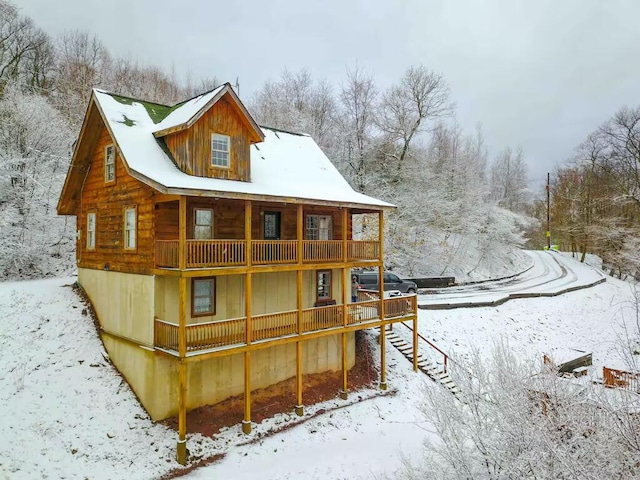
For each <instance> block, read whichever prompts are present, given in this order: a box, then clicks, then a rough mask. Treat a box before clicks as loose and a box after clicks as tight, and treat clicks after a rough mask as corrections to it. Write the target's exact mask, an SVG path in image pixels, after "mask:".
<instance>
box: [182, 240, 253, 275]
mask: <svg viewBox="0 0 640 480" xmlns="http://www.w3.org/2000/svg"><path fill="white" fill-rule="evenodd" d="M245 245H246V243H245V242H244V240H187V268H203V267H211V266H221V267H224V266H235V265H245V264H246V258H245Z"/></svg>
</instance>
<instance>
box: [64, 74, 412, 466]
mask: <svg viewBox="0 0 640 480" xmlns="http://www.w3.org/2000/svg"><path fill="white" fill-rule="evenodd" d="M389 208H393V205H390V204H388V203H385V202H383V201H380V200H377V199H375V198H371V197H368V196H366V195H363V194H360V193H357V192H355V191H354V190H352V189H351V187H350V186H349V185H348V183H347V182H346V181H345V180H344V178H343V177H342V176H341V175H340V174H339V173H338V171H337V170H336V169H335V167H334V166H333V165H332V164H331V162H330V161H329V159H328V158H327V157H326V156H325V155H324V153H323V152H322V151H321V150H320V148H319V147H318V145H316V143H315V142H314V141H313V140H312V139H311V138H310V137H309V136H307V135H301V134H295V133H290V132H284V131H280V130H275V129H271V128H265V127H260V126H258V125H257V124H256V122H255V120H254V119H253V118H252V116H251V115H250V114H249V112H248V111H247V110H246V108H245V107H244V105H243V104H242V102H241V101H240V99H239V98H238V97H237V95H236V94H235V93H234V91H233V89H232V88H231V86H230V85H229V84H225V85H222V86H220V87H218V88H216V89H214V90H212V91H210V92H207V93H204V94H202V95H199V96H197V97H195V98H192V99H190V100H187V101H185V102H182V103H179V104H177V105H174V106H166V105H160V104H156V103H151V102H145V101H142V100H137V99H133V98H129V97H124V96H120V95H115V94H112V93H107V92H105V91H102V90H94V91H93V93H92V96H91V99H90V101H89V105H88V107H87V111H86V114H85V118H84V122H83V124H82V129H81V131H80V135H79V139H78V141H77V143H76V146H75V151H74V153H73V158H72V161H71V165H70V168H69V172H68V174H67V178H66V180H65V184H64V187H63V190H62V193H61V196H60V200H59V203H58V214H60V215H74V216H76V217H77V228H78V235H77V263H78V282H79V283H80V284H81V286H82V287H83V288H84V290H85V291H86V293H87V295H88V296H89V298H90V300H91V302H92V303H93V306H94V308H95V311H96V313H97V316H98V320H99V324H100V329H101V335H102V340H103V342H104V345H105V348H106V350H107V352H108V354H109V356H110V358H111V360H112V362H113V364H114V365H115V366H116V367H117V368H118V370H119V371H120V372H121V373H122V374H123V375H124V377H125V378H126V379H127V381H128V382H129V384H130V385H131V387H132V389H133V390H134V392H135V393H136V395H137V396H138V398H139V399H140V402H141V403H142V404H143V406H144V407H145V408H146V410H147V411H148V412H149V414H150V416H151V417H152V418H153V419H155V420H158V419H163V418H167V417H170V416H173V415H176V414H177V415H178V419H179V440H178V459H179V461H181V462H182V463H184V461H185V452H186V443H185V442H186V412H187V410H190V409H193V408H196V407H198V406H201V405H206V404H214V403H217V402H220V401H222V400H224V399H226V398H228V397H230V396H233V395H238V394H242V393H244V398H245V400H244V404H245V406H244V420H243V430H244V431H245V432H247V433H248V432H250V430H251V391H252V390H254V389H257V388H263V387H266V386H269V385H272V384H274V383H276V382H279V381H282V380H285V379H288V378H292V377H296V379H297V381H296V405H295V410H296V412H297V413H298V414H300V415H302V414H303V388H302V375H303V374H311V373H320V372H325V371H342V378H343V386H342V395H344V396H346V394H347V390H348V382H347V380H348V374H347V373H348V370H349V368H351V367H352V366H353V364H354V362H355V354H354V351H355V342H354V332H355V331H356V330H360V329H365V328H372V327H381V326H385V325H387V324H390V323H393V322H398V321H406V320H413V321H414V322H415V321H416V318H417V316H416V303H415V297H405V298H400V299H397V298H389V299H384V298H382V299H380V298H373V299H362V301H359V302H356V303H350V302H349V300H350V297H351V292H350V281H349V279H350V277H349V273H350V270H351V268H354V267H375V268H378V269H379V271H380V272H381V271H382V265H383V231H384V212H385V210H387V209H389ZM359 215H374V216H377V218H378V220H379V222H378V232H377V238H374V239H373V240H355V239H354V238H353V237H352V224H353V220H354V218H356V217H357V216H359ZM374 237H375V236H374ZM416 330H417V329H416ZM384 335H385V333H384V328H382V329H381V337H382V340H383V341H382V344H383V345H384ZM381 387H382V388H386V377H385V356H384V348H383V349H382V354H381Z"/></svg>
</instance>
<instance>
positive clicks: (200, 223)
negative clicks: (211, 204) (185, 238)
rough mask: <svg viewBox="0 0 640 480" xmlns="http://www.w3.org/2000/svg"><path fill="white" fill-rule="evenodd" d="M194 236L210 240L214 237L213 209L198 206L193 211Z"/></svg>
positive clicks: (197, 238) (198, 238)
mask: <svg viewBox="0 0 640 480" xmlns="http://www.w3.org/2000/svg"><path fill="white" fill-rule="evenodd" d="M193 223H194V225H193V238H195V239H196V240H209V239H211V238H213V210H211V209H210V208H196V209H194V211H193Z"/></svg>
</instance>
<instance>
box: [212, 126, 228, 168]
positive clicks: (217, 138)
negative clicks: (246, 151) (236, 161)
mask: <svg viewBox="0 0 640 480" xmlns="http://www.w3.org/2000/svg"><path fill="white" fill-rule="evenodd" d="M221 141H222V142H224V143H226V147H227V148H226V149H225V148H221V146H220V145H219V143H220V142H221ZM216 157H217V158H216ZM230 165H231V137H230V136H229V135H223V134H221V133H212V134H211V166H212V167H214V168H229V167H230Z"/></svg>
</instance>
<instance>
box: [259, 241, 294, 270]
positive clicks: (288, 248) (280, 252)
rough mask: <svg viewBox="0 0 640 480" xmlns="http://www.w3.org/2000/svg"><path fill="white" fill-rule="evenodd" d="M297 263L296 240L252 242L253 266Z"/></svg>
mask: <svg viewBox="0 0 640 480" xmlns="http://www.w3.org/2000/svg"><path fill="white" fill-rule="evenodd" d="M297 261H298V241H297V240H252V241H251V262H252V263H253V264H254V265H268V264H274V263H296V262H297Z"/></svg>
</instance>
